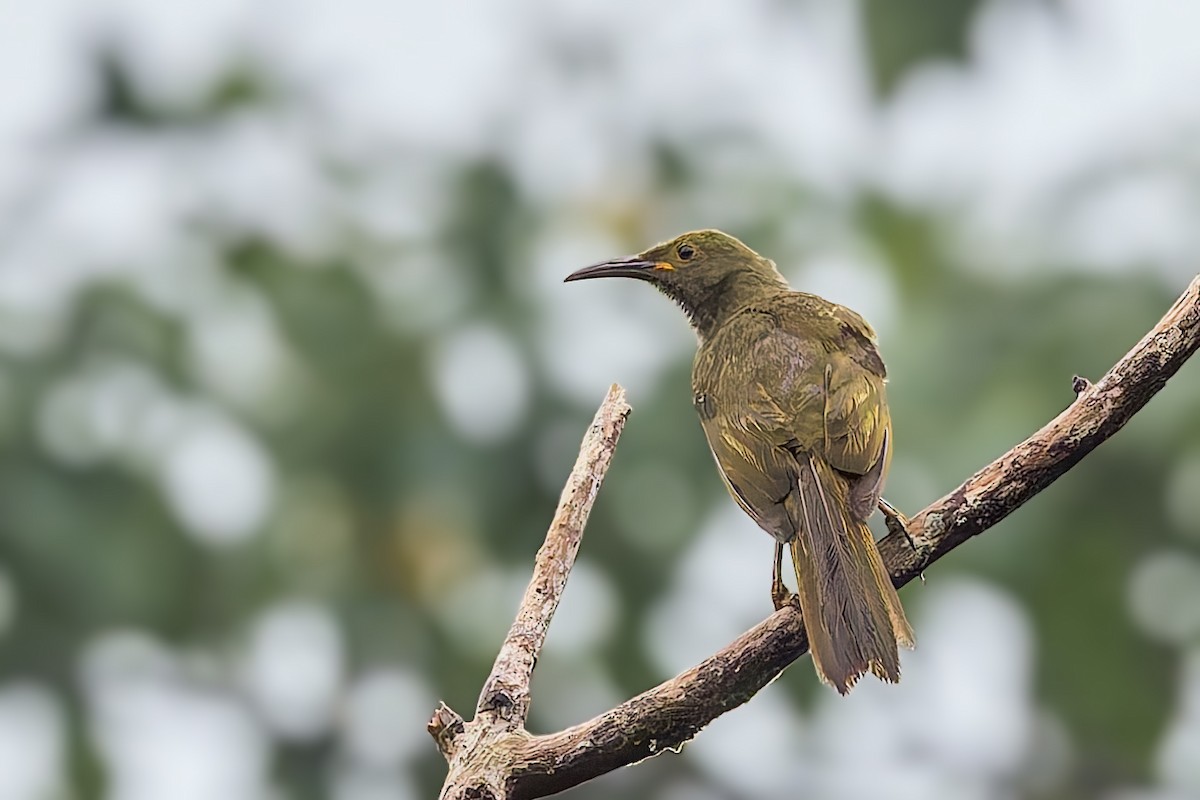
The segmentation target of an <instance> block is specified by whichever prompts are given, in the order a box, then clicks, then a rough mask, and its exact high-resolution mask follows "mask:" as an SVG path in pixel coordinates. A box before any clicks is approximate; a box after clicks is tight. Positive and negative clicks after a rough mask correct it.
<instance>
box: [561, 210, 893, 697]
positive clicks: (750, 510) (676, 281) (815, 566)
mask: <svg viewBox="0 0 1200 800" xmlns="http://www.w3.org/2000/svg"><path fill="white" fill-rule="evenodd" d="M610 277H621V278H633V279H636V280H641V281H645V282H647V283H650V284H651V285H653V286H654V287H656V288H657V289H658V290H659V291H660V292H662V293H663V294H665V295H666V296H667V297H669V298H670V299H671V300H673V301H675V303H677V304H678V305H679V307H680V308H682V309H683V311H684V313H685V314H686V315H687V317H688V320H689V321H690V323H691V326H692V328H693V329H694V331H695V333H696V335H697V338H698V340H699V346H698V348H697V351H696V357H695V361H694V363H693V367H692V404H693V406H694V407H695V410H696V412H697V414H698V415H699V417H700V425H701V428H702V429H703V431H704V435H705V438H706V439H707V441H708V446H709V449H710V450H711V451H712V455H713V458H714V459H715V460H716V463H717V468H718V471H719V472H720V475H721V478H722V479H723V481H724V484H725V487H726V488H727V489H728V490H729V493H730V494H731V495H732V496H733V499H734V501H735V502H736V503H737V505H738V506H740V507H741V509H742V510H743V511H745V512H746V514H748V515H749V516H750V517H751V518H752V519H753V520H754V521H755V522H756V523H757V524H758V526H759V527H760V528H762V529H763V530H764V531H766V532H767V533H769V534H770V535H771V536H773V537H774V538H775V553H774V569H773V572H772V577H771V599H772V602H773V603H774V605H775V608H776V609H777V610H778V609H779V608H782V607H783V606H785V605H787V604H789V603H793V602H795V598H796V597H797V596H798V600H799V607H800V612H801V616H802V618H803V620H804V623H805V628H806V630H807V633H808V640H809V646H810V650H811V652H812V656H813V662H814V665H815V667H816V671H817V675H818V676H819V677H820V679H821V680H822V681H823V682H824V683H826V684H828V685H830V686H832V687H833V688H834V689H836V690H837V691H838V692H839V693H840V694H843V695H844V694H846V693H848V692H849V691H850V690H851V689H852V688H853V687H854V685H855V684H856V683H857V681H858V680H859V678H860V677H861V676H862V675H864V674H866V673H867V672H870V673H872V674H874V675H875V676H877V677H878V678H880V679H882V680H884V681H888V682H891V683H895V682H897V681H899V679H900V655H899V646H900V645H904V646H905V647H913V646H914V643H915V637H914V635H913V630H912V627H911V626H910V625H909V623H908V620H907V618H906V617H905V614H904V608H903V606H902V605H901V603H900V598H899V596H898V595H897V593H896V589H895V587H894V586H893V585H892V582H891V579H890V577H889V576H888V573H887V570H886V569H885V567H884V565H883V559H882V558H881V556H880V553H879V550H878V547H877V546H876V544H875V539H874V536H873V535H872V534H871V530H870V528H869V527H868V526H867V519H868V518H869V517H870V516H871V514H872V513H873V512H874V511H875V509H876V508H879V509H880V510H881V511H882V512H883V514H884V515H885V516H886V517H887V519H888V527H889V529H894V528H893V526H894V525H898V526H900V529H901V530H903V525H904V522H905V521H904V518H903V515H901V514H900V513H899V512H898V511H896V510H895V508H894V507H892V506H891V504H889V503H888V502H887V501H886V500H884V499H883V497H882V491H883V485H884V480H885V478H886V476H887V471H888V466H889V463H890V461H891V455H892V421H891V415H890V413H889V411H888V405H887V398H886V395H885V383H886V378H887V370H886V368H885V367H884V363H883V359H882V358H881V357H880V354H879V349H878V344H877V339H876V335H875V332H874V330H873V329H872V328H871V326H870V325H869V324H867V322H866V320H864V319H863V318H862V317H861V316H860V315H858V314H857V313H855V312H854V311H851V310H850V309H849V308H847V307H845V306H842V305H839V304H837V303H833V302H831V301H829V300H826V299H824V298H821V297H818V296H817V295H814V294H808V293H805V292H800V291H794V290H792V289H791V288H790V287H789V286H788V283H787V281H786V280H785V279H784V278H783V276H782V275H781V274H780V272H779V270H778V269H777V268H776V266H775V263H774V262H773V261H771V260H770V259H768V258H764V257H763V256H761V255H759V254H758V253H756V252H755V251H754V250H752V249H750V247H748V246H747V245H745V244H743V243H742V242H741V241H739V240H738V239H736V238H734V237H733V236H730V235H728V234H726V233H722V232H721V231H718V230H699V231H692V232H689V233H684V234H682V235H680V236H677V237H675V238H674V239H672V240H670V241H668V242H664V243H662V244H658V245H655V246H654V247H651V248H649V249H648V250H645V251H643V252H641V253H638V254H637V255H633V256H626V257H621V258H615V259H611V260H608V261H602V262H600V263H598V264H593V265H591V266H588V267H584V268H582V269H579V270H576V271H575V272H572V273H571V274H570V275H568V276H567V278H566V281H579V280H585V279H593V278H610ZM784 548H788V549H790V552H791V562H792V568H793V570H794V573H795V579H796V588H797V592H796V595H793V594H792V593H791V592H790V590H788V589H787V587H786V585H785V584H784V582H783V577H782V570H783V557H784Z"/></svg>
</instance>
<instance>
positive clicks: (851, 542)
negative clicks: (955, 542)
mask: <svg viewBox="0 0 1200 800" xmlns="http://www.w3.org/2000/svg"><path fill="white" fill-rule="evenodd" d="M799 464H800V470H799V473H800V474H799V481H798V486H797V491H796V492H793V493H792V494H791V495H789V498H788V501H787V502H788V504H789V505H790V506H792V507H791V508H789V511H791V512H792V513H791V517H792V519H793V520H794V521H795V522H796V528H797V531H796V537H795V538H794V539H793V540H792V541H791V550H792V565H793V567H794V568H795V571H796V584H797V589H798V591H799V594H800V610H801V611H802V612H803V614H804V620H805V627H806V628H807V630H808V640H809V644H810V646H811V649H812V655H813V661H814V663H815V664H816V667H817V674H818V675H820V676H821V679H822V680H823V681H825V682H826V683H828V684H830V685H832V686H833V687H834V688H835V689H837V690H838V691H839V692H840V693H842V694H845V693H847V692H848V691H850V689H851V688H852V687H853V686H854V684H855V683H856V682H857V681H858V678H859V677H860V676H861V675H863V674H864V673H866V672H871V673H874V674H875V675H877V676H878V677H879V678H881V679H882V680H886V681H890V682H892V683H895V682H896V681H898V680H900V655H899V652H898V647H897V644H903V645H905V646H906V647H912V645H913V641H914V638H913V632H912V628H911V627H910V626H909V624H908V620H907V619H906V618H905V616H904V609H903V607H902V606H901V605H900V598H899V596H898V595H897V594H896V589H895V587H894V586H892V581H891V578H890V577H889V576H888V574H887V570H886V569H884V566H883V559H882V558H881V557H880V555H879V550H878V548H876V546H875V539H874V537H873V536H872V535H871V530H870V528H868V527H867V525H866V523H864V522H862V521H861V520H859V519H857V518H855V517H854V516H853V515H852V514H851V512H850V507H849V494H850V491H849V490H850V486H849V482H848V481H847V480H846V478H845V477H843V476H842V475H839V474H838V473H837V472H836V471H835V470H834V469H833V467H831V466H830V465H829V464H827V463H826V462H825V461H824V460H823V459H821V458H819V457H815V456H808V457H803V456H802V457H801V458H800V459H799Z"/></svg>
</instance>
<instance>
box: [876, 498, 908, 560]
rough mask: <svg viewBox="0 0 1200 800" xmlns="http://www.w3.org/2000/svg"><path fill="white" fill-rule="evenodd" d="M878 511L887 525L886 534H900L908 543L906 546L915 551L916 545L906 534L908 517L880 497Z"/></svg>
mask: <svg viewBox="0 0 1200 800" xmlns="http://www.w3.org/2000/svg"><path fill="white" fill-rule="evenodd" d="M879 510H880V511H881V512H883V521H884V524H886V525H887V529H888V533H893V534H895V533H898V534H900V535H901V536H903V537H904V541H906V542H908V546H909V547H911V548H912V549H913V550H914V551H915V550H916V549H917V543H916V542H914V541H913V538H912V535H911V534H910V533H909V532H908V517H906V516H904V514H902V513H901V512H900V509H898V508H896V507H895V506H894V505H892V504H891V503H889V502H888V501H887V500H884V499H883V498H882V497H881V498H879Z"/></svg>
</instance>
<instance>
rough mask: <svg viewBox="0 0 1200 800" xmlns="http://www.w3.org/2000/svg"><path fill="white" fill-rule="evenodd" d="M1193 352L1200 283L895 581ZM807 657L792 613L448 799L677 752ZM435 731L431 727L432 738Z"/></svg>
mask: <svg viewBox="0 0 1200 800" xmlns="http://www.w3.org/2000/svg"><path fill="white" fill-rule="evenodd" d="M1197 348H1200V276H1198V277H1197V278H1195V279H1194V280H1193V281H1192V282H1191V284H1190V285H1189V286H1188V288H1187V291H1185V292H1184V293H1183V295H1182V296H1181V297H1180V298H1179V299H1178V300H1177V301H1176V302H1175V304H1174V305H1173V306H1172V307H1171V309H1170V310H1169V311H1168V312H1167V314H1166V316H1164V317H1163V318H1162V320H1161V321H1160V322H1159V323H1158V324H1157V325H1156V326H1155V327H1154V328H1153V329H1152V330H1151V331H1150V332H1149V333H1148V334H1146V336H1145V337H1143V339H1142V340H1141V341H1140V342H1138V343H1137V345H1135V346H1134V348H1133V349H1132V350H1130V351H1129V353H1127V354H1126V355H1125V356H1124V357H1123V358H1122V359H1121V360H1120V361H1118V362H1117V363H1116V365H1114V366H1113V368H1112V369H1110V370H1109V371H1108V373H1107V374H1106V375H1105V376H1104V377H1103V378H1101V379H1100V380H1099V381H1098V382H1097V383H1095V384H1088V382H1087V381H1086V380H1083V379H1080V378H1076V380H1075V390H1076V392H1077V397H1076V399H1075V402H1074V403H1072V404H1071V405H1070V406H1069V407H1068V408H1067V409H1066V410H1064V411H1063V412H1062V413H1061V414H1059V415H1058V416H1057V417H1055V418H1054V419H1053V420H1051V421H1050V422H1049V423H1047V424H1046V425H1045V426H1044V427H1043V428H1042V429H1041V430H1039V431H1038V432H1036V433H1034V434H1033V435H1032V436H1030V437H1029V438H1028V439H1026V440H1025V441H1023V442H1021V443H1020V444H1018V445H1017V446H1016V447H1014V448H1012V449H1011V450H1009V451H1008V452H1007V453H1005V454H1004V455H1002V456H1001V457H1000V458H998V459H996V460H995V461H993V462H992V463H991V464H989V465H987V466H986V467H984V468H983V469H981V470H980V471H979V472H977V473H975V474H974V475H972V476H971V477H970V478H968V479H967V480H966V481H965V482H964V483H963V484H962V485H961V486H959V487H958V488H957V489H955V490H954V491H953V492H951V493H950V494H948V495H946V496H945V497H943V498H941V499H940V500H938V501H937V502H935V503H933V504H932V505H930V506H929V507H928V508H926V509H924V510H923V511H921V512H920V513H919V514H917V515H916V516H915V517H913V518H912V519H911V520H910V521H909V526H908V528H909V533H910V535H911V536H912V537H913V540H914V543H915V548H913V547H909V545H908V543H907V542H905V541H904V538H903V534H901V533H900V532H895V533H892V534H889V535H888V536H887V537H885V538H884V539H882V540H881V541H880V542H879V548H880V551H881V552H882V553H883V559H884V562H885V563H886V564H887V566H888V569H889V571H890V572H891V575H892V580H893V582H894V583H895V584H896V585H897V586H902V585H904V584H906V583H908V582H909V581H910V580H912V579H913V578H914V577H916V576H917V575H919V574H920V573H921V572H922V571H923V570H925V568H926V567H928V566H929V565H930V564H932V563H933V562H934V561H936V560H937V559H939V558H941V557H942V556H944V555H945V554H946V553H948V552H950V551H951V550H952V549H954V548H955V547H957V546H958V545H960V544H962V543H963V542H965V541H966V540H967V539H969V538H971V537H972V536H975V535H977V534H979V533H982V532H983V531H985V530H987V529H988V528H990V527H992V526H993V525H995V524H996V523H997V522H999V521H1000V520H1002V519H1004V517H1006V516H1008V515H1009V514H1011V513H1012V512H1013V511H1015V510H1016V509H1017V508H1019V507H1020V506H1021V505H1023V504H1024V503H1025V502H1026V501H1028V500H1029V499H1030V498H1032V497H1033V496H1034V495H1036V494H1037V493H1038V492H1040V491H1041V490H1042V489H1044V488H1046V487H1047V486H1049V485H1050V484H1051V483H1052V482H1053V481H1054V480H1056V479H1057V478H1058V477H1059V476H1061V475H1063V474H1064V473H1065V472H1066V471H1067V470H1069V469H1070V468H1071V467H1073V466H1075V464H1077V463H1078V462H1079V461H1080V459H1082V458H1083V457H1084V456H1086V455H1087V454H1088V453H1090V452H1091V451H1092V450H1094V449H1095V448H1096V447H1097V446H1098V445H1099V444H1100V443H1101V442H1103V441H1104V440H1105V439H1107V438H1109V437H1110V436H1112V435H1113V434H1114V433H1116V432H1117V431H1118V430H1120V429H1121V428H1122V427H1123V426H1124V425H1125V423H1126V422H1128V421H1129V419H1130V418H1131V417H1132V416H1133V415H1134V414H1135V413H1137V411H1139V410H1140V409H1141V408H1142V407H1143V406H1145V405H1146V403H1147V402H1148V401H1149V400H1150V398H1151V397H1153V396H1154V394H1155V393H1157V392H1158V391H1159V390H1160V389H1161V388H1162V387H1163V386H1164V385H1165V384H1166V382H1167V380H1168V379H1169V378H1170V377H1171V376H1172V375H1174V374H1175V373H1176V372H1177V371H1178V370H1179V368H1180V367H1181V366H1182V365H1183V363H1184V362H1185V361H1186V360H1187V359H1188V358H1189V357H1190V356H1191V355H1192V354H1193V353H1195V352H1196V350H1197ZM602 411H603V409H602ZM614 443H615V437H614ZM551 535H553V528H552V529H551ZM548 540H549V537H548ZM577 545H578V541H576V546H577ZM539 563H540V555H539ZM535 580H536V578H535ZM563 580H565V574H564V576H563ZM543 635H544V631H543ZM807 650H808V641H807V638H806V636H805V633H804V625H803V622H802V620H801V618H800V613H799V611H797V610H796V609H794V608H792V607H785V608H783V609H781V610H779V611H776V612H775V613H774V614H772V615H771V616H770V617H768V618H767V619H765V620H764V621H763V622H761V623H759V624H758V625H756V626H754V627H753V628H751V629H750V630H749V631H747V632H746V633H744V634H742V635H741V636H740V637H738V639H737V640H736V641H734V642H732V643H731V644H730V645H728V646H727V647H725V648H724V649H723V650H721V651H720V652H718V653H716V654H715V655H713V656H710V657H709V658H707V659H705V660H704V661H703V662H701V663H700V664H698V665H697V666H695V667H693V668H692V669H689V670H687V671H686V672H684V673H682V674H680V675H677V676H676V677H674V678H672V679H671V680H669V681H666V682H665V683H663V684H661V685H659V686H657V687H655V688H653V689H650V690H649V691H647V692H644V693H642V694H640V695H638V696H637V697H634V698H633V699H631V700H628V701H626V702H624V703H622V704H621V705H619V706H617V707H616V708H614V709H612V710H611V711H608V712H605V713H604V714H601V715H600V716H598V717H595V718H594V719H591V720H589V721H587V722H584V723H582V724H580V725H576V726H574V727H572V728H569V729H567V730H565V731H561V732H559V733H554V734H550V735H547V736H536V737H535V736H530V735H529V734H528V733H526V732H525V731H524V730H523V729H520V730H515V729H514V730H512V731H511V732H510V738H508V739H506V740H504V741H502V742H500V743H499V744H498V746H496V747H494V748H492V749H490V750H488V751H487V752H486V753H483V752H481V753H480V754H479V757H480V759H482V760H483V761H486V762H488V764H489V766H490V767H491V771H490V772H489V776H490V777H489V780H488V781H487V783H486V787H485V784H484V783H482V782H478V781H477V782H475V783H470V782H469V781H468V782H463V781H461V780H457V779H456V770H455V766H454V760H453V759H452V760H451V771H450V775H449V777H448V778H447V782H446V786H445V788H444V789H443V797H455V798H457V797H464V798H465V797H488V796H490V797H493V798H497V799H499V798H508V799H509V800H519V799H520V798H535V797H544V796H546V795H549V794H553V793H555V792H560V791H562V790H564V789H567V788H570V787H572V786H576V785H578V784H580V783H583V782H584V781H587V780H589V779H591V778H594V777H596V776H598V775H603V774H604V773H606V772H610V771H612V770H614V769H616V768H618V767H621V766H624V765H626V764H632V763H635V762H637V761H640V760H642V759H644V758H647V757H649V756H652V755H656V754H657V753H659V752H662V751H663V750H665V749H677V748H678V747H680V746H681V745H682V744H683V743H685V742H687V741H688V740H689V739H691V738H692V737H693V736H694V735H695V734H696V732H697V731H699V730H700V729H701V728H703V727H704V726H705V725H707V724H708V723H709V722H711V721H712V720H714V719H716V718H717V717H718V716H720V715H721V714H723V713H725V712H726V711H729V710H730V709H732V708H734V707H736V706H739V705H741V704H742V703H744V702H746V701H747V700H749V699H750V698H751V697H753V696H754V694H755V693H757V692H758V691H759V690H760V689H762V688H763V687H764V686H766V685H767V684H768V683H769V682H770V681H771V680H773V679H774V678H775V677H776V676H777V675H778V674H779V673H780V672H781V671H783V669H785V668H786V667H787V666H788V665H789V664H791V663H792V662H793V661H795V660H796V659H797V658H799V657H800V656H801V655H803V654H804V653H805V652H806V651H807ZM502 655H503V651H502ZM497 663H499V660H498V662H497ZM526 677H527V676H526ZM526 685H527V684H526ZM525 701H526V702H527V701H528V697H527V695H526V697H525ZM443 708H444V707H443ZM440 712H441V710H439V713H440ZM436 721H437V717H436V715H435V722H436ZM459 724H460V726H461V720H459ZM473 724H475V723H474V722H473V723H469V725H473ZM433 727H434V724H433V723H431V732H433ZM443 751H444V752H445V748H444V747H443ZM448 757H450V755H449V754H448ZM460 774H461V771H460ZM481 792H486V793H481Z"/></svg>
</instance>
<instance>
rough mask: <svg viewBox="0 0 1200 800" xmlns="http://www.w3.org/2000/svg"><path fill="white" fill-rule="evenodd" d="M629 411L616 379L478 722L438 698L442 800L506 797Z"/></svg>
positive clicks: (486, 688) (487, 687)
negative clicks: (557, 618) (554, 628)
mask: <svg viewBox="0 0 1200 800" xmlns="http://www.w3.org/2000/svg"><path fill="white" fill-rule="evenodd" d="M629 411H630V408H629V403H628V402H627V401H626V400H625V390H624V389H622V388H621V387H620V386H617V385H616V384H613V385H612V386H611V387H610V388H609V390H608V395H607V396H606V397H605V398H604V402H603V403H601V405H600V409H599V410H598V411H597V412H596V416H595V418H594V419H593V420H592V425H591V427H590V428H588V431H587V434H586V435H585V436H584V437H583V444H582V445H580V448H579V458H578V459H577V460H576V461H575V467H574V469H572V470H571V475H570V477H568V478H567V485H566V486H564V487H563V491H562V496H561V497H560V498H559V501H558V510H557V511H555V513H554V519H553V520H551V522H550V530H549V531H547V533H546V541H545V542H543V543H542V546H541V549H539V550H538V553H537V558H536V559H535V561H534V566H533V577H532V578H531V579H530V580H529V585H528V586H527V587H526V588H525V596H524V597H523V598H522V599H521V606H520V608H519V609H518V610H517V618H516V619H515V620H513V624H512V627H511V628H509V631H508V636H506V637H505V639H504V644H503V645H501V646H500V653H499V655H497V656H496V663H495V664H494V665H493V666H492V672H491V674H490V675H489V676H488V678H487V680H486V681H485V682H484V684H483V691H482V692H480V694H479V703H478V704H477V705H476V706H475V719H474V720H472V721H471V722H464V721H463V719H462V717H461V716H459V715H458V714H457V713H455V712H454V711H452V710H451V709H450V708H449V707H448V706H446V705H445V704H444V703H443V704H442V705H440V706H439V707H438V709H437V710H436V711H435V712H434V714H433V718H432V719H431V720H430V721H429V725H428V726H427V727H428V729H429V733H430V735H432V736H433V738H434V741H436V742H437V744H438V748H439V749H440V750H441V751H442V754H443V755H444V756H445V757H446V759H447V760H448V761H449V762H450V773H449V775H448V776H447V778H446V784H445V786H444V787H443V788H442V797H444V798H459V797H461V798H478V799H479V800H483V799H484V798H488V797H492V798H496V799H497V800H498V799H499V798H502V797H505V796H507V795H506V789H505V788H504V786H505V781H506V780H507V778H508V770H507V769H506V767H507V764H506V763H505V759H504V758H503V757H502V756H503V754H504V753H506V752H510V751H512V749H513V748H514V747H515V746H516V745H517V744H519V743H521V742H522V741H523V740H524V739H527V738H528V736H529V735H528V734H527V733H525V718H526V717H527V716H528V715H529V679H530V677H531V676H532V675H533V668H534V665H535V664H537V659H538V655H539V654H540V653H541V651H542V645H543V644H544V643H545V641H546V631H547V630H548V629H549V627H550V620H551V618H553V616H554V612H555V611H556V610H557V609H558V601H559V599H560V598H561V597H562V593H563V590H564V589H565V588H566V586H567V576H568V575H570V573H571V567H572V566H574V564H575V556H576V554H577V553H578V552H579V542H580V540H581V539H582V538H583V527H584V525H586V524H587V518H588V514H589V513H590V512H591V510H592V503H593V502H595V500H596V493H597V492H599V491H600V484H601V482H603V480H604V475H605V473H606V472H608V465H609V464H610V463H611V462H612V457H613V454H614V453H615V452H616V449H617V439H618V438H620V436H621V430H622V429H623V428H624V427H625V420H626V419H627V418H628V417H629Z"/></svg>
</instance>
